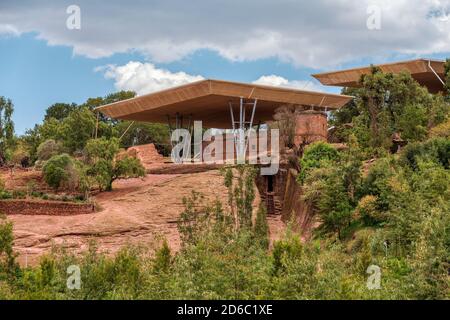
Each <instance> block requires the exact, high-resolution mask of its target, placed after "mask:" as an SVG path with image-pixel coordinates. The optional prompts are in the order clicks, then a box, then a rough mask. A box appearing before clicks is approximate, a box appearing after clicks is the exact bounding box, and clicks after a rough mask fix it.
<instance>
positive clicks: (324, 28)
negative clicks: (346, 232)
mask: <svg viewBox="0 0 450 320" xmlns="http://www.w3.org/2000/svg"><path fill="white" fill-rule="evenodd" d="M70 4H71V1H64V0H63V1H50V0H42V1H39V2H37V1H32V0H23V1H13V0H2V1H1V2H0V21H1V22H2V24H5V25H9V26H12V27H13V28H14V30H16V31H17V32H16V34H18V33H23V32H30V31H32V32H37V34H38V37H39V38H40V39H45V40H46V41H48V43H49V44H50V45H68V46H71V47H73V50H74V53H75V54H80V55H86V56H88V57H92V58H97V57H104V56H108V55H111V54H114V53H119V52H129V51H138V52H141V53H143V54H144V55H146V56H147V57H148V59H149V60H151V61H153V62H156V63H159V62H169V61H174V60H178V59H181V58H183V57H186V56H187V55H189V54H191V53H193V52H195V51H196V50H199V49H210V50H214V51H216V52H217V53H218V54H220V55H221V56H223V57H225V58H227V59H230V60H233V61H246V60H255V59H262V58H273V57H275V58H278V59H280V60H282V61H287V62H290V63H293V64H295V65H297V66H307V67H315V68H325V67H327V68H328V67H330V66H335V65H337V64H341V63H344V62H348V61H353V60H355V59H362V58H365V57H371V60H372V61H382V60H384V59H386V58H387V57H388V56H391V55H397V54H412V55H427V54H432V53H446V52H450V19H448V14H449V12H450V0H396V1H392V0H333V1H332V0H315V1H306V0H304V1H292V0H278V1H273V0H246V1H242V0H239V1H238V0H218V1H185V0H174V1H163V0H155V1H127V2H126V3H124V2H123V1H119V0H111V1H108V2H107V4H106V3H100V2H98V1H88V0H79V1H77V4H78V5H79V6H80V8H81V30H68V29H67V28H66V19H67V18H68V14H67V13H66V8H67V6H69V5H70ZM370 5H377V6H379V8H380V10H381V29H380V30H369V29H368V28H367V19H368V18H369V15H370V13H368V12H367V9H368V7H369V6H370Z"/></svg>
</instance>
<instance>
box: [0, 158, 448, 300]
mask: <svg viewBox="0 0 450 320" xmlns="http://www.w3.org/2000/svg"><path fill="white" fill-rule="evenodd" d="M384 165H385V164H380V166H384ZM383 168H384V167H383ZM384 169H386V168H384ZM419 170H423V171H421V173H418V174H419V176H417V177H415V178H414V179H421V178H423V176H422V175H424V174H425V175H427V176H434V178H433V179H431V180H429V181H431V182H430V183H431V185H430V186H426V187H427V188H429V187H431V189H430V190H431V191H430V192H429V193H427V195H425V196H424V197H421V198H416V197H418V195H417V194H416V193H415V191H414V192H413V193H412V195H413V198H411V197H410V198H409V199H408V201H405V199H404V198H403V195H402V194H401V197H400V199H399V201H398V202H393V203H392V204H391V202H389V206H391V205H392V207H390V209H389V210H392V212H393V213H395V215H393V216H392V217H391V218H389V219H387V222H386V223H385V224H384V227H378V228H377V227H374V226H372V227H365V228H360V229H358V230H357V231H356V232H355V233H354V236H353V237H351V238H350V239H348V240H345V241H344V240H342V241H341V240H338V239H336V238H333V237H324V238H318V239H316V240H313V241H311V242H308V243H304V242H303V241H301V239H300V235H298V234H296V233H294V232H292V231H290V229H289V230H288V231H286V234H285V235H284V236H283V237H282V239H281V240H279V241H276V242H275V243H274V244H273V246H272V248H271V249H268V246H267V244H268V238H267V235H268V233H267V224H266V223H265V221H266V219H265V212H264V210H259V212H258V213H253V214H252V218H251V219H249V211H248V210H247V209H248V208H247V206H248V203H249V202H252V201H253V199H254V194H253V192H252V190H250V189H252V188H253V187H252V185H251V184H250V181H251V179H252V175H253V174H254V173H252V171H251V170H250V169H249V168H239V170H237V171H234V173H233V172H232V171H231V170H227V171H226V172H225V182H226V185H227V187H228V188H229V189H230V190H231V191H233V192H232V193H231V194H232V196H231V197H230V199H229V201H228V203H227V205H225V206H224V205H223V204H221V203H220V202H218V201H215V202H212V203H205V200H204V199H203V197H202V195H200V194H198V193H193V194H192V195H191V196H190V197H187V198H185V199H184V204H185V209H184V211H183V212H182V214H181V216H180V222H179V226H178V228H179V231H180V234H181V237H182V246H181V249H180V250H179V251H178V252H177V253H174V252H172V251H171V250H170V248H169V246H168V245H167V242H166V241H162V242H161V243H160V244H159V245H157V246H155V247H154V248H153V247H152V248H142V247H125V248H123V249H122V250H121V251H120V252H118V253H117V254H116V255H114V256H107V255H105V254H102V253H100V252H98V251H97V250H96V248H95V244H92V245H91V246H90V248H89V250H88V251H86V252H85V253H84V254H83V255H81V256H77V257H76V256H73V255H71V254H70V253H68V252H65V251H64V250H62V249H57V248H55V249H54V251H53V252H52V253H51V254H50V255H48V256H45V257H43V258H42V259H41V262H40V264H39V265H38V266H36V267H33V268H26V269H19V270H17V267H16V266H15V264H11V263H9V264H8V263H1V264H0V268H1V269H0V298H3V299H448V298H449V289H448V288H449V287H448V284H449V283H448V275H447V269H448V258H449V256H448V254H449V248H448V245H449V243H450V241H449V235H448V228H446V227H448V210H447V211H444V209H448V208H446V207H445V203H442V202H441V203H440V205H442V206H443V207H442V208H441V210H440V209H439V207H438V206H437V205H432V202H433V201H431V199H433V197H434V199H436V198H435V195H434V194H433V193H434V192H438V190H435V188H436V187H437V185H438V184H439V183H442V182H443V181H440V182H439V181H438V180H436V179H439V176H440V175H442V174H443V171H442V170H443V169H437V168H434V167H433V166H432V165H430V164H429V165H426V168H423V169H419ZM433 170H438V171H436V172H433ZM380 171H382V170H379V169H377V170H375V169H374V172H380ZM374 174H375V173H373V174H372V175H374ZM447 174H448V173H447ZM375 176H376V177H377V178H376V179H385V178H384V177H386V176H389V174H387V175H384V176H382V177H380V178H378V175H377V174H375ZM370 179H372V180H371V181H373V179H374V178H370ZM407 184H408V185H409V183H407ZM371 185H373V186H379V187H380V188H381V187H382V186H383V184H382V183H375V182H372V183H371ZM433 185H434V186H435V187H433ZM384 187H393V188H398V190H397V189H396V191H398V192H402V190H403V188H406V187H407V186H406V184H400V185H399V181H397V180H392V184H388V185H385V186H384ZM416 187H418V186H417V184H416V186H414V185H411V186H410V188H413V189H414V188H416ZM247 188H249V189H247ZM419 188H420V187H419ZM424 188H425V186H424ZM374 190H375V189H374ZM377 190H379V191H381V189H377ZM424 190H425V189H422V190H421V191H424ZM418 191H419V190H417V192H418ZM403 192H406V189H405V190H403ZM381 194H382V192H381V193H380V195H381ZM403 194H404V195H405V196H406V193H403ZM427 197H428V199H429V201H428V202H426V203H425V202H424V201H425V198H427ZM430 197H431V198H430ZM375 202H377V201H375ZM369 203H371V201H369ZM447 205H448V203H447ZM429 206H431V207H429ZM364 207H365V208H366V209H367V210H369V209H368V208H369V207H370V206H369V205H365V206H364ZM375 207H377V206H375ZM417 207H420V208H421V209H426V210H424V211H422V210H411V209H417ZM377 210H379V209H377ZM258 216H259V217H258ZM446 219H447V220H446ZM0 230H1V234H2V236H1V237H0V241H1V242H0V257H2V259H3V260H1V261H5V262H7V261H12V260H11V257H13V254H12V250H11V246H12V228H11V225H10V224H7V223H3V225H2V227H1V228H0ZM373 264H374V265H377V266H379V267H380V268H381V271H382V273H381V288H380V289H378V290H369V289H368V288H367V281H368V276H369V275H368V274H367V273H366V270H367V268H368V266H370V265H373ZM71 265H77V266H79V268H80V271H81V287H80V290H76V289H75V290H70V289H68V288H67V285H66V283H67V279H68V277H69V276H70V275H69V274H67V268H68V267H69V266H71Z"/></svg>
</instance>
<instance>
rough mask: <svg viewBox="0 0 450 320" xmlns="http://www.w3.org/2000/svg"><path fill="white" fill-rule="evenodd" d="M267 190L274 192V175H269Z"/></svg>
mask: <svg viewBox="0 0 450 320" xmlns="http://www.w3.org/2000/svg"><path fill="white" fill-rule="evenodd" d="M267 192H273V176H267Z"/></svg>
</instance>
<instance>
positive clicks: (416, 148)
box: [400, 138, 450, 170]
mask: <svg viewBox="0 0 450 320" xmlns="http://www.w3.org/2000/svg"><path fill="white" fill-rule="evenodd" d="M420 159H423V160H431V161H434V162H436V163H438V164H440V165H442V166H443V167H444V168H446V169H448V168H450V140H449V139H446V138H433V139H430V140H428V141H426V142H422V143H412V144H409V145H408V146H406V148H405V149H404V151H403V152H402V155H401V160H400V161H401V163H402V164H405V165H408V166H409V167H411V168H412V169H414V170H416V169H417V168H418V161H419V160H420Z"/></svg>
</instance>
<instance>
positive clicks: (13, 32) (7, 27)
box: [0, 23, 20, 36]
mask: <svg viewBox="0 0 450 320" xmlns="http://www.w3.org/2000/svg"><path fill="white" fill-rule="evenodd" d="M0 35H6V36H18V35H20V32H19V30H17V28H16V27H14V26H13V25H11V24H1V23H0Z"/></svg>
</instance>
